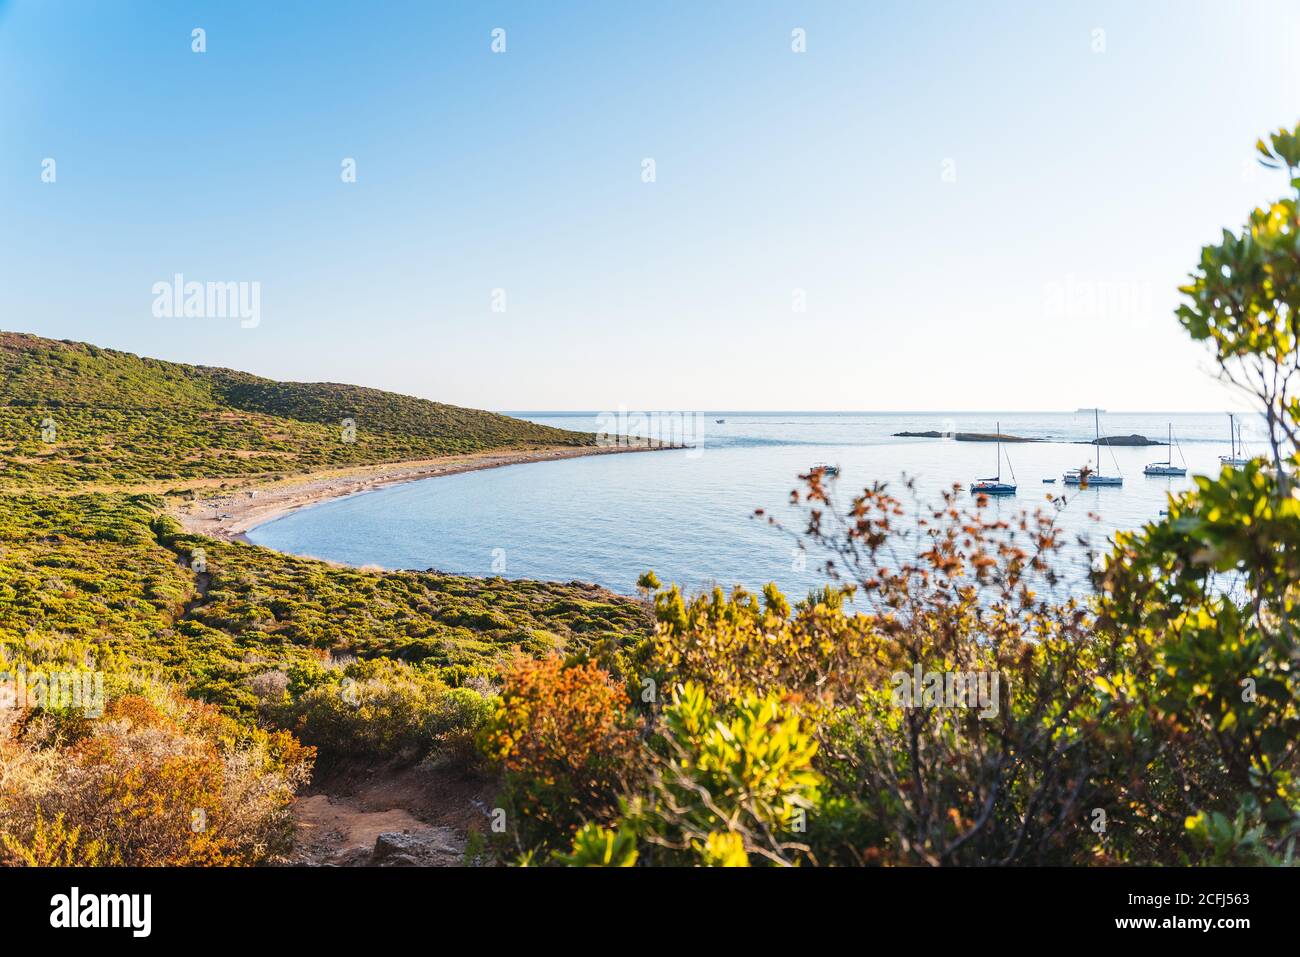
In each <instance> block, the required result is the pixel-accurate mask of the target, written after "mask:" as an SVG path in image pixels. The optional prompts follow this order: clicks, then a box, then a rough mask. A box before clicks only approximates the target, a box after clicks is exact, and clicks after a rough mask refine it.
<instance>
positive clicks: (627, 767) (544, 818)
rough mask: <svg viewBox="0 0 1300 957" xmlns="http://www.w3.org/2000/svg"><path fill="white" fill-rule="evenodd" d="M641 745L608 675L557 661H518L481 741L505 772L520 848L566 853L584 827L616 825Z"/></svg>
mask: <svg viewBox="0 0 1300 957" xmlns="http://www.w3.org/2000/svg"><path fill="white" fill-rule="evenodd" d="M636 741H637V736H636V733H635V731H633V729H632V718H631V716H630V714H629V711H628V699H627V694H626V692H624V691H623V689H622V688H620V687H619V686H618V684H617V683H616V682H615V681H614V679H613V678H612V677H611V676H610V674H609V673H608V672H607V671H604V670H603V669H601V668H600V667H598V666H597V665H595V664H594V663H587V664H576V665H571V666H566V664H565V663H564V661H562V660H561V659H560V658H558V657H554V656H552V657H549V658H544V659H540V660H529V659H522V660H520V661H519V662H517V663H516V664H515V665H514V666H513V667H512V668H511V669H510V670H509V671H507V672H506V675H505V687H504V689H503V690H502V693H501V698H500V700H499V702H498V703H497V706H496V711H495V713H494V714H493V716H492V719H491V720H490V721H489V722H488V724H487V726H486V728H485V729H484V734H483V737H482V744H483V747H484V749H485V752H486V753H487V754H488V756H489V757H490V758H492V759H493V760H495V761H496V762H498V763H499V765H500V766H501V768H502V769H503V770H504V772H505V796H504V800H505V802H506V810H507V817H508V819H510V820H512V821H513V822H514V823H515V846H516V848H517V849H518V850H519V851H521V852H522V851H525V850H533V849H543V850H547V851H554V850H559V849H564V848H568V847H569V846H570V844H571V841H572V838H573V835H574V833H575V832H576V831H577V830H578V829H579V828H580V827H581V826H582V825H583V824H584V823H587V822H591V823H597V824H602V823H608V822H610V821H612V820H614V819H615V818H616V816H617V814H618V809H619V803H618V802H619V797H620V795H621V794H622V793H623V790H624V788H625V787H626V786H627V784H628V782H629V781H630V780H631V778H632V776H633V775H634V774H635V772H636V769H637V763H638V762H637V758H638V754H637V749H636V747H635V744H636Z"/></svg>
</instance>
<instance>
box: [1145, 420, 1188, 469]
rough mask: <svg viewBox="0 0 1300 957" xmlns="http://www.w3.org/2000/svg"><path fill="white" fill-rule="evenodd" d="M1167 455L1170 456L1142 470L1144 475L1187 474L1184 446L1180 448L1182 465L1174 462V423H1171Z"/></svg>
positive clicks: (1179, 454) (1166, 447)
mask: <svg viewBox="0 0 1300 957" xmlns="http://www.w3.org/2000/svg"><path fill="white" fill-rule="evenodd" d="M1165 455H1167V456H1169V457H1168V458H1167V459H1165V460H1164V461H1163V462H1152V463H1151V464H1150V465H1148V466H1147V467H1146V468H1144V469H1143V470H1142V474H1143V475H1186V474H1187V460H1186V459H1183V450H1182V448H1179V449H1178V457H1179V458H1180V459H1183V464H1182V467H1181V468H1180V467H1179V466H1177V465H1175V464H1174V424H1173V423H1172V422H1170V423H1169V443H1168V444H1167V445H1166V446H1165Z"/></svg>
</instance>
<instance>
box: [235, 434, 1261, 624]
mask: <svg viewBox="0 0 1300 957" xmlns="http://www.w3.org/2000/svg"><path fill="white" fill-rule="evenodd" d="M507 414H510V415H513V416H516V417H518V418H523V419H527V420H529V421H532V422H538V423H542V424H545V425H552V426H557V427H560V428H565V429H573V430H578V431H592V432H598V431H603V432H606V433H612V432H629V431H630V432H631V433H632V434H635V435H645V434H651V435H654V436H656V437H664V436H665V435H667V437H668V438H669V439H685V440H686V441H687V443H688V444H689V446H690V447H688V448H684V449H670V450H665V451H654V452H649V453H636V454H629V455H603V456H592V457H584V458H573V459H565V460H561V461H544V462H535V463H527V464H521V465H511V466H505V467H500V468H493V469H484V470H481V471H476V472H466V473H461V474H457V475H450V476H446V477H441V478H432V479H424V480H420V481H416V482H411V483H408V484H405V485H397V486H390V487H388V488H384V489H379V490H375V491H371V492H365V493H362V494H358V495H355V496H351V497H348V498H342V499H336V500H334V501H329V502H325V503H322V504H320V505H316V506H312V507H310V508H307V509H303V510H300V511H297V512H294V513H290V514H288V515H286V516H284V517H281V518H279V519H276V520H274V521H272V522H269V523H267V524H265V525H262V526H260V527H258V528H256V529H254V530H252V531H251V532H250V533H249V538H250V539H251V540H252V541H253V542H255V543H256V544H259V545H266V546H269V547H271V548H275V549H278V550H281V551H285V552H290V553H293V554H298V555H305V556H313V557H318V558H324V559H330V560H332V561H337V562H343V563H347V564H350V565H356V566H378V567H382V568H387V569H421V570H423V569H436V570H438V571H442V572H451V573H456V574H465V575H478V576H493V575H500V576H503V577H506V578H530V579H542V580H551V581H565V582H567V581H582V582H595V583H597V584H600V585H603V586H605V587H607V588H609V589H611V590H613V591H615V592H620V593H625V594H634V593H635V592H636V581H637V578H638V576H640V575H641V573H642V572H645V571H647V570H653V571H654V572H655V573H656V575H657V576H658V577H659V579H660V580H661V581H662V582H664V583H669V582H675V583H677V584H678V585H680V586H681V587H682V589H683V590H684V591H686V592H687V593H697V592H700V591H702V590H705V589H710V588H712V587H714V586H715V585H716V586H721V587H723V588H724V589H730V588H731V587H732V586H735V585H741V586H744V587H746V588H748V589H751V590H756V589H759V588H761V587H762V586H763V585H764V584H765V583H767V582H774V583H776V585H777V586H778V587H779V588H781V590H782V591H783V592H785V593H786V594H787V595H790V596H791V597H794V598H798V597H802V596H803V595H804V594H806V593H807V592H808V591H810V590H812V589H815V588H818V587H820V586H822V585H824V584H826V583H827V582H828V578H827V576H826V573H825V571H824V559H825V558H826V557H827V556H826V555H824V554H823V553H821V552H819V551H817V550H816V549H815V548H809V549H801V548H800V547H799V543H798V536H799V532H800V530H801V529H802V527H803V519H802V515H801V513H800V512H798V511H797V510H796V509H794V508H793V507H792V506H791V504H790V492H791V490H792V489H795V488H797V487H799V486H800V485H801V483H800V479H799V476H800V474H801V473H807V472H808V471H809V469H810V468H812V467H814V466H817V465H821V464H830V465H834V466H837V467H838V468H839V474H838V477H836V478H835V479H834V481H833V485H832V488H833V494H834V499H835V501H836V503H837V505H838V506H839V507H840V508H841V509H843V508H844V507H846V506H847V505H848V503H849V502H850V501H851V500H852V498H853V496H854V494H855V493H856V492H858V491H860V490H861V489H863V488H864V487H867V486H871V485H874V484H875V483H878V482H883V483H886V484H887V485H888V486H889V487H890V488H891V489H893V490H894V491H895V492H896V493H898V494H899V495H900V497H902V498H903V499H904V500H905V502H907V503H908V507H909V508H914V507H915V508H920V507H925V506H930V505H936V504H938V503H940V502H941V500H942V496H943V493H944V491H945V490H946V489H950V488H951V487H952V486H953V485H954V484H956V485H959V486H961V488H962V494H961V496H960V497H961V500H962V502H963V504H964V505H969V506H970V507H972V508H973V507H975V503H974V499H973V497H972V496H971V495H969V493H968V492H966V488H967V486H968V485H969V484H970V482H972V481H974V480H976V479H981V478H986V477H990V476H993V475H995V474H998V472H999V470H1000V473H1001V476H1002V478H1003V480H1009V479H1010V480H1013V481H1014V482H1015V483H1016V484H1017V486H1018V491H1017V494H1016V495H1015V496H1013V497H1006V498H997V499H993V500H991V501H990V502H989V503H988V504H987V505H985V506H984V507H983V510H984V512H985V514H988V515H990V516H998V517H1003V518H1006V519H1008V520H1012V519H1014V518H1015V517H1016V516H1017V515H1019V513H1020V512H1022V511H1023V510H1026V509H1035V508H1038V507H1044V508H1049V509H1051V510H1053V511H1054V512H1055V513H1056V520H1057V522H1058V524H1059V526H1060V527H1061V528H1062V530H1063V531H1064V532H1065V533H1066V534H1065V535H1064V536H1063V538H1065V539H1066V540H1067V541H1068V542H1069V546H1068V547H1067V548H1066V550H1065V551H1064V552H1063V553H1062V554H1061V555H1060V556H1059V559H1058V564H1059V568H1058V569H1057V570H1058V572H1059V573H1060V575H1061V577H1062V581H1063V583H1064V586H1063V587H1065V588H1066V589H1067V590H1068V591H1071V592H1083V591H1086V590H1087V588H1088V587H1089V586H1088V570H1089V562H1090V554H1092V553H1094V552H1096V551H1098V550H1100V549H1104V548H1106V547H1107V545H1108V542H1109V541H1110V540H1111V539H1112V538H1113V536H1114V535H1115V534H1116V532H1118V531H1122V530H1130V529H1136V528H1139V527H1141V526H1142V525H1144V524H1145V523H1147V522H1150V521H1152V520H1154V519H1157V518H1158V517H1159V516H1160V514H1161V512H1162V511H1163V510H1164V509H1166V508H1167V504H1168V499H1169V496H1170V495H1176V494H1178V493H1180V492H1182V491H1184V490H1186V489H1188V488H1191V487H1192V485H1193V482H1194V477H1195V476H1196V475H1197V474H1201V475H1212V474H1217V473H1218V470H1219V469H1220V467H1221V466H1220V462H1219V456H1220V455H1224V454H1227V453H1228V451H1229V435H1230V433H1229V419H1228V416H1227V414H1226V413H1225V414H1199V413H1198V414H1192V413H1165V412H1149V413H1132V412H1126V413H1112V412H1107V413H1105V414H1103V415H1101V416H1100V421H1101V431H1102V434H1103V435H1109V436H1116V435H1129V434H1133V433H1136V434H1140V435H1145V436H1148V437H1150V438H1152V439H1157V440H1160V441H1161V442H1163V441H1164V440H1165V437H1166V435H1167V434H1168V431H1169V429H1170V428H1171V427H1172V431H1173V437H1174V446H1173V448H1172V459H1173V461H1174V463H1175V464H1184V463H1185V464H1186V466H1187V469H1188V474H1187V476H1186V477H1162V478H1155V477H1148V476H1145V475H1143V471H1142V470H1143V467H1144V466H1145V465H1146V464H1147V463H1149V462H1155V461H1163V460H1164V459H1166V458H1167V457H1169V456H1167V455H1166V449H1165V446H1164V445H1159V446H1148V447H1118V446H1114V447H1102V448H1096V447H1093V446H1092V445H1090V444H1087V443H1088V442H1090V441H1091V440H1092V438H1093V435H1094V416H1093V413H1092V412H1091V410H1087V411H1085V410H1080V411H1077V412H1035V413H1025V412H1014V413H1013V412H1001V413H1000V412H987V413H969V412H965V413H944V412H888V413H883V412H820V413H809V412H763V413H755V412H732V411H725V410H724V411H715V412H699V413H697V412H693V413H683V414H681V415H676V414H671V413H665V414H663V415H659V416H648V417H638V416H627V415H624V414H618V415H614V414H609V413H595V412H544V411H543V412H511V413H507ZM719 420H721V421H719ZM1237 422H1238V424H1239V425H1240V426H1241V427H1242V438H1243V440H1244V442H1245V446H1246V451H1247V454H1260V453H1262V452H1263V451H1264V449H1265V445H1264V441H1263V435H1262V431H1261V427H1262V423H1260V422H1258V421H1255V420H1252V419H1250V418H1242V417H1240V416H1239V417H1238V419H1237ZM999 429H1000V431H1001V432H1002V433H1003V434H1006V435H1015V436H1020V437H1024V438H1036V439H1041V440H1043V441H1041V442H1034V443H1014V444H1013V443H1008V444H1004V445H1003V446H1002V458H1001V462H1000V463H999V456H998V450H997V447H996V446H995V445H994V444H992V443H983V442H959V441H955V440H953V439H952V438H901V437H897V436H896V435H895V433H898V432H903V431H911V432H927V431H935V432H940V433H944V434H945V435H947V434H950V433H956V432H971V433H993V432H995V431H998V430H999ZM669 430H672V431H669ZM1099 459H1100V461H1098V460H1099ZM1085 464H1086V465H1089V466H1091V467H1092V468H1094V469H1099V470H1100V471H1101V472H1102V473H1104V474H1107V475H1112V474H1116V473H1119V474H1120V475H1122V476H1123V479H1124V482H1123V485H1122V486H1119V487H1091V488H1087V489H1078V488H1072V487H1067V486H1065V485H1064V484H1063V482H1062V476H1063V474H1064V473H1065V472H1066V471H1067V470H1069V469H1075V468H1079V467H1080V466H1083V465H1085ZM1048 479H1054V480H1055V482H1054V483H1049V482H1047V481H1045V480H1048ZM907 483H910V486H911V487H910V490H909V489H908V488H907ZM757 509H763V510H764V511H765V513H766V514H768V515H772V516H775V517H776V518H777V519H778V520H779V521H780V522H781V524H782V526H783V527H782V528H779V529H778V528H774V527H772V526H771V525H770V524H769V522H768V521H767V520H766V518H762V517H756V516H755V511H756V510H757Z"/></svg>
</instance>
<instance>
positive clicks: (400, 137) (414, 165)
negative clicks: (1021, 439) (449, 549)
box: [0, 0, 1300, 411]
mask: <svg viewBox="0 0 1300 957" xmlns="http://www.w3.org/2000/svg"><path fill="white" fill-rule="evenodd" d="M196 29H200V30H202V31H203V34H202V39H203V43H202V44H201V45H202V46H203V47H204V49H203V52H196V51H195V49H194V47H195V46H196V45H198V44H197V43H196V40H195V34H194V31H195V30H196ZM498 30H500V31H504V34H503V35H502V34H496V36H497V37H498V38H501V37H502V36H503V37H504V50H503V51H501V52H495V51H494V49H493V44H494V31H498ZM795 31H802V32H801V33H798V34H796V32H795ZM799 36H801V37H803V38H804V42H803V47H804V50H803V52H796V50H795V49H794V47H796V46H798V45H799V43H798V42H797V37H799ZM1297 40H1300V4H1296V3H1295V2H1294V0H1276V2H1273V0H1250V2H1241V3H1235V2H1225V0H1216V2H1205V3H1198V2H1192V0H1176V2H1153V0H1145V2H1142V3H1129V2H1120V3H1071V2H1054V3H1051V4H1043V3H1040V2H1029V0H1026V2H998V0H994V2H989V3H980V4H975V3H970V2H929V0H916V2H897V3H889V2H880V0H871V2H867V0H861V2H856V3H836V2H808V3H793V2H791V3H782V2H739V0H735V2H716V3H707V4H704V3H698V2H685V0H667V2H657V3H647V4H633V3H609V2H603V3H569V2H561V0H555V2H548V3H545V4H542V3H533V2H519V3H493V2H473V3H471V2H465V3H443V2H434V0H422V2H398V0H386V2H383V3H373V4H361V3H356V2H353V3H347V4H344V3H336V2H324V0H313V2H286V0H277V2H276V3H264V2H251V0H250V2H222V3H215V2H207V3H197V2H186V0H167V2H140V0H132V2H126V0H124V2H114V3H91V2H88V0H0V88H3V90H4V95H3V96H2V97H0V328H3V329H7V330H13V331H22V332H32V333H36V334H39V335H43V336H49V337H53V338H59V339H74V340H81V341H88V342H92V343H95V344H97V345H102V346H108V347H112V348H116V349H123V350H127V351H130V352H135V353H140V354H143V355H149V356H155V357H158V358H163V359H171V360H175V361H181V362H192V363H201V364H205V365H218V366H229V367H233V368H238V369H244V370H247V371H250V372H254V373H258V374H261V375H265V376H270V377H274V378H280V379H294V380H305V381H336V382H354V383H360V384H364V385H370V386H376V387H379V388H385V389H391V390H394V391H398V392H404V393H409V394H413V395H419V396H423V397H426V398H431V399H437V400H440V401H444V402H452V403H456V404H459V405H468V406H474V407H478V408H488V409H553V410H563V409H584V410H602V409H606V410H615V409H618V408H620V407H627V408H629V409H682V410H688V409H728V410H743V409H750V410H762V409H806V410H904V409H917V410H925V409H942V410H975V409H1005V410H1052V409H1075V408H1077V407H1081V406H1092V405H1099V406H1102V407H1104V408H1108V409H1113V410H1120V409H1127V410H1187V411H1213V410H1220V409H1225V408H1229V407H1232V406H1233V404H1234V401H1233V399H1232V398H1231V397H1230V396H1229V395H1228V394H1227V393H1226V392H1224V391H1223V390H1222V389H1221V387H1219V386H1218V385H1217V384H1216V383H1215V382H1214V381H1213V379H1212V377H1211V374H1210V373H1211V366H1210V363H1209V360H1208V355H1207V353H1206V352H1205V351H1204V350H1203V348H1202V347H1200V346H1198V345H1196V344H1194V343H1191V342H1190V341H1189V340H1188V339H1187V337H1186V335H1185V334H1184V333H1183V331H1182V329H1181V328H1180V326H1179V325H1178V322H1177V320H1176V319H1175V318H1174V316H1173V310H1174V309H1175V308H1176V306H1177V302H1178V294H1177V287H1178V285H1179V284H1180V283H1181V282H1182V281H1183V280H1184V278H1185V276H1186V274H1187V272H1188V271H1189V270H1190V269H1191V268H1192V267H1193V266H1194V265H1195V263H1196V261H1197V257H1198V251H1199V248H1200V247H1201V246H1202V245H1203V244H1205V243H1207V242H1212V241H1214V240H1215V239H1216V237H1218V235H1219V232H1220V229H1221V228H1222V227H1224V226H1231V227H1237V226H1239V225H1240V224H1241V223H1242V222H1243V221H1244V219H1245V218H1246V216H1247V214H1248V213H1249V211H1250V209H1252V208H1253V207H1254V206H1256V205H1258V204H1261V203H1265V202H1268V201H1269V200H1271V199H1273V198H1276V197H1277V196H1279V195H1281V193H1282V192H1283V190H1284V186H1285V184H1284V183H1283V181H1282V178H1281V176H1280V175H1279V174H1277V173H1274V172H1271V171H1268V170H1264V169H1261V168H1259V167H1258V166H1257V165H1256V164H1255V163H1254V161H1253V159H1252V156H1253V145H1254V143H1255V140H1256V139H1257V138H1258V137H1259V136H1260V135H1262V134H1265V133H1266V132H1268V131H1269V130H1271V129H1276V128H1278V127H1279V126H1282V125H1294V124H1295V123H1296V122H1297V121H1300V55H1298V54H1300V50H1297ZM497 46H498V47H500V39H498V41H497ZM51 160H52V161H53V163H52V164H51V163H50V162H49V161H51ZM647 160H650V161H653V180H652V181H647V180H648V179H649V176H648V172H647V171H648V169H649V167H648V164H647V162H646V161H647ZM348 161H351V162H352V163H353V164H355V165H354V168H355V181H348V180H349V179H350V178H351V177H349V176H348V175H347V173H348V169H350V168H353V167H348V166H347V164H348ZM177 275H181V276H183V277H184V280H183V281H184V282H199V283H226V282H233V283H243V284H246V285H244V286H242V287H240V288H241V289H242V290H244V291H245V292H246V294H247V295H248V296H250V297H251V294H252V292H253V291H254V290H256V293H257V297H258V298H257V300H256V304H257V308H256V316H255V319H254V318H253V312H252V311H251V310H249V311H248V312H247V313H246V315H245V320H244V321H241V319H240V318H239V317H232V316H222V315H212V314H207V315H184V314H183V313H184V310H181V313H182V314H179V315H175V314H168V313H169V312H171V310H168V309H165V308H163V307H162V306H160V305H159V300H160V295H159V288H160V287H159V285H158V284H160V283H162V284H164V285H165V288H170V287H171V284H172V283H173V279H174V277H175V276H177ZM204 288H206V287H204ZM161 298H162V299H165V300H166V301H167V304H168V305H170V304H171V303H172V297H171V296H170V295H167V296H162V297H161ZM246 301H247V302H249V303H251V302H253V300H252V299H251V298H249V299H247V300H246ZM199 311H202V310H199Z"/></svg>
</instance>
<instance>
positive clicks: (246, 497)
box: [171, 446, 662, 542]
mask: <svg viewBox="0 0 1300 957" xmlns="http://www.w3.org/2000/svg"><path fill="white" fill-rule="evenodd" d="M650 451H662V450H661V449H658V448H645V447H635V446H634V447H632V448H628V447H627V446H615V447H609V448H607V447H595V446H578V447H574V446H556V447H553V448H543V449H532V450H528V451H511V452H479V453H473V454H469V455H449V456H444V457H442V458H436V459H420V460H417V461H411V462H400V463H396V464H391V465H368V466H361V467H358V468H354V469H341V470H335V471H330V472H319V473H315V474H312V475H306V476H298V477H295V478H289V479H279V480H273V481H270V482H265V483H262V484H257V485H254V484H252V483H251V482H250V483H246V484H245V485H244V486H243V487H240V488H238V489H233V490H225V491H222V492H220V493H218V494H209V495H204V496H202V497H199V498H195V499H193V500H192V501H189V502H183V503H181V504H179V505H175V506H173V507H172V509H171V513H172V515H173V516H174V517H175V518H176V520H177V521H179V522H180V523H181V525H182V526H183V527H184V528H185V530H186V531H187V532H190V533H191V534H195V535H206V536H208V537H210V538H220V539H225V540H226V541H241V542H247V541H248V539H247V538H246V537H245V533H246V532H247V531H249V530H250V529H252V528H255V527H256V526H258V525H262V524H265V523H266V522H269V521H271V520H273V519H276V518H279V517H280V516H282V515H285V514H288V513H289V512H292V511H296V510H297V509H300V508H304V507H306V506H308V505H315V504H317V503H318V502H325V501H328V500H330V499H334V498H340V497H342V496H345V495H355V494H357V493H358V492H367V491H371V490H373V489H378V488H384V487H385V486H389V485H398V484H400V483H403V482H414V481H416V480H418V479H425V478H435V477H438V476H443V475H455V474H457V473H460V472H474V471H478V470H479V469H491V468H500V467H501V466H504V465H522V464H523V463H525V462H549V461H552V460H554V459H571V458H578V457H581V456H587V455H616V454H622V453H627V452H650Z"/></svg>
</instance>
